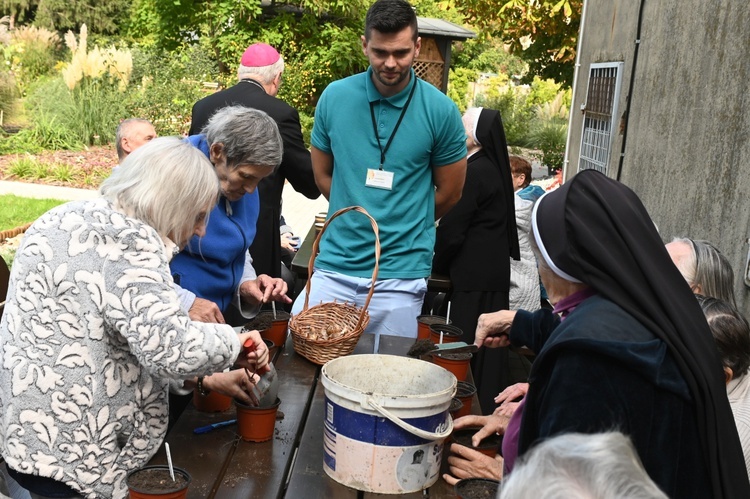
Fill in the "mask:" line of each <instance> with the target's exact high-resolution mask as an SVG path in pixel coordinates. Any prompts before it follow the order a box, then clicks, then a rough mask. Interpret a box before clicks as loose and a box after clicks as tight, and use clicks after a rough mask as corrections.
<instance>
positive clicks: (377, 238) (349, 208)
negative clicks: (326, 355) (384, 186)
mask: <svg viewBox="0 0 750 499" xmlns="http://www.w3.org/2000/svg"><path fill="white" fill-rule="evenodd" d="M347 211H358V212H360V213H362V214H363V215H365V216H366V217H367V218H369V219H370V224H371V225H372V231H373V232H374V233H375V268H374V269H373V270H372V284H371V285H370V291H368V293H367V299H366V300H365V304H364V306H363V307H362V312H361V313H360V314H359V320H358V321H357V327H356V329H359V327H360V326H361V325H362V321H363V320H364V319H365V312H367V307H369V306H370V299H371V298H372V293H373V292H374V291H375V280H376V279H377V278H378V269H379V268H380V233H379V231H378V223H377V222H376V221H375V219H374V218H372V216H371V215H370V214H369V213H367V210H365V209H364V208H362V207H361V206H347V207H346V208H341V209H340V210H338V211H337V212H336V213H334V214H333V215H331V216H330V217H328V220H326V222H325V224H323V228H322V229H320V232H318V235H317V236H316V237H315V241H314V242H313V246H312V254H311V255H310V261H309V262H308V263H307V275H308V279H307V284H305V306H304V307H303V308H302V310H307V305H308V301H309V299H310V282H311V281H312V275H313V267H314V266H315V258H316V257H317V256H318V247H319V246H320V239H321V238H322V237H323V233H324V232H325V231H326V229H327V228H328V224H330V223H331V222H332V221H333V219H334V218H336V217H338V216H339V215H343V214H344V213H346V212H347Z"/></svg>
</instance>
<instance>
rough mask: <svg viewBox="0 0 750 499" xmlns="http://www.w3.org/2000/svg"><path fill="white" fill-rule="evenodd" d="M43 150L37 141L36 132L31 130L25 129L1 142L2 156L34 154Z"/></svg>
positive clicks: (0, 150)
mask: <svg viewBox="0 0 750 499" xmlns="http://www.w3.org/2000/svg"><path fill="white" fill-rule="evenodd" d="M42 150H43V149H42V147H41V146H40V145H39V143H37V141H36V136H35V134H34V131H33V130H32V129H30V128H24V129H23V130H21V131H20V132H18V133H15V134H13V135H9V136H8V137H7V138H3V139H2V140H0V154H22V153H30V154H34V153H37V152H40V151H42Z"/></svg>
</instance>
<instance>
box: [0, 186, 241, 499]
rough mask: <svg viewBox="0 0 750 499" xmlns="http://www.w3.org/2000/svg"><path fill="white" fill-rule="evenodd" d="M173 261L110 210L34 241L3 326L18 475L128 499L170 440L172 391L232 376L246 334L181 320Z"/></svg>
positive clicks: (69, 214) (9, 437) (11, 452)
mask: <svg viewBox="0 0 750 499" xmlns="http://www.w3.org/2000/svg"><path fill="white" fill-rule="evenodd" d="M166 241H168V240H166ZM168 244H171V242H170V243H168ZM171 246H172V247H174V245H173V244H171ZM170 253H171V252H170V251H169V250H168V248H167V245H166V244H165V240H164V239H162V238H161V237H160V236H159V235H158V234H157V233H156V231H155V230H154V229H153V228H151V227H150V226H148V225H146V224H144V223H142V222H140V221H139V220H135V219H133V218H130V217H127V216H125V215H123V214H122V213H120V212H118V211H116V210H115V209H114V208H113V207H112V205H111V204H110V203H109V202H108V201H106V200H104V199H98V200H95V201H86V202H74V203H68V204H66V205H63V206H61V207H58V208H55V209H53V210H51V211H50V212H48V213H46V214H45V215H43V216H42V217H40V218H39V219H38V220H37V221H36V222H35V223H34V224H33V225H32V226H31V228H29V230H28V231H27V232H26V236H25V238H24V240H23V243H22V245H21V247H20V248H19V249H18V252H17V254H16V258H15V261H14V263H13V268H12V272H11V280H10V286H9V290H8V300H7V303H6V305H5V313H4V314H3V318H2V322H0V351H1V356H0V362H1V363H0V453H2V455H3V457H4V458H5V460H6V461H7V462H8V464H9V465H10V467H11V468H13V469H15V470H17V471H20V472H23V473H31V474H35V475H41V476H46V477H50V478H53V479H56V480H59V481H62V482H65V483H66V484H68V485H70V486H71V487H73V488H74V489H76V490H78V491H80V492H81V493H82V494H83V495H84V496H86V497H89V498H94V497H106V498H110V497H126V496H127V489H126V487H125V475H126V473H127V472H128V471H130V470H133V469H137V468H139V467H141V466H143V465H144V464H145V463H146V462H147V461H148V460H149V459H150V458H151V456H153V455H154V453H155V452H156V450H157V449H158V447H159V446H160V445H161V443H162V441H163V439H164V435H165V433H166V429H167V420H168V406H167V400H168V399H167V394H168V388H169V382H170V380H179V379H185V378H189V377H193V376H196V375H202V374H209V373H212V372H216V371H221V370H223V369H225V368H227V367H229V366H231V365H232V363H233V362H234V360H235V359H236V358H237V356H238V355H239V352H240V344H239V341H238V339H237V335H236V333H235V332H234V330H233V329H232V328H231V327H230V326H227V325H219V324H202V323H197V322H191V321H190V319H189V318H188V316H187V314H186V313H184V312H182V311H181V309H180V304H179V301H178V299H177V294H176V293H175V291H174V289H173V287H172V278H171V276H170V273H169V259H170V258H171V254H170ZM188 457H189V456H185V458H188Z"/></svg>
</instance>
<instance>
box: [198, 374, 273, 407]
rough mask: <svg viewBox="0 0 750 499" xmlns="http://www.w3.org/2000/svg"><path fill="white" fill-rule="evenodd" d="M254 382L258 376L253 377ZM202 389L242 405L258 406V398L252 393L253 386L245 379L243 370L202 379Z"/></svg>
mask: <svg viewBox="0 0 750 499" xmlns="http://www.w3.org/2000/svg"><path fill="white" fill-rule="evenodd" d="M254 377H255V382H256V383H257V382H258V379H259V376H258V375H257V374H256V375H254ZM203 388H204V389H206V390H210V391H215V392H218V393H221V394H222V395H226V396H227V397H232V398H234V399H237V400H239V401H240V402H242V403H243V404H247V405H258V398H257V397H256V395H255V393H254V392H253V389H252V388H253V384H251V383H250V380H248V379H247V375H246V374H245V370H244V369H233V370H231V371H228V372H224V373H214V374H212V375H211V376H206V377H205V378H203Z"/></svg>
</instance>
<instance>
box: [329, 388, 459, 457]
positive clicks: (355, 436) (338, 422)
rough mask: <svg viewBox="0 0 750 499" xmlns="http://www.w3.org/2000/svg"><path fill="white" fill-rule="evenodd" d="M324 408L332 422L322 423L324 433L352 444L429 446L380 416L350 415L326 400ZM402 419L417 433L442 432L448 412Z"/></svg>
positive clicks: (350, 412)
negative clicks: (349, 439) (341, 436)
mask: <svg viewBox="0 0 750 499" xmlns="http://www.w3.org/2000/svg"><path fill="white" fill-rule="evenodd" d="M326 406H327V407H328V408H329V411H330V409H331V408H332V409H333V410H332V411H331V412H332V413H333V421H330V420H329V419H326V421H325V426H326V433H328V430H330V431H332V432H335V433H337V434H339V435H343V436H345V437H348V438H351V439H352V440H357V441H360V442H367V443H371V444H373V445H381V446H385V447H409V446H415V445H424V444H425V443H429V442H430V440H425V439H423V438H420V437H417V436H415V435H413V434H411V433H410V432H408V431H406V430H404V429H402V428H400V427H399V426H396V425H395V424H393V423H391V422H390V421H389V420H388V419H386V418H384V417H382V416H371V415H369V414H363V413H361V412H357V411H352V410H350V409H347V408H345V407H342V406H340V405H338V404H336V403H334V402H332V401H331V400H330V399H329V398H328V397H326ZM329 415H330V412H329ZM402 419H403V421H405V422H407V423H409V424H410V425H412V426H415V427H417V428H419V429H421V430H425V431H428V432H437V431H438V429H442V428H443V427H444V426H445V423H446V421H447V419H448V411H447V410H446V411H444V412H441V413H438V414H433V415H432V416H425V417H421V418H402ZM334 439H335V437H334ZM326 457H328V456H326Z"/></svg>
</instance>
